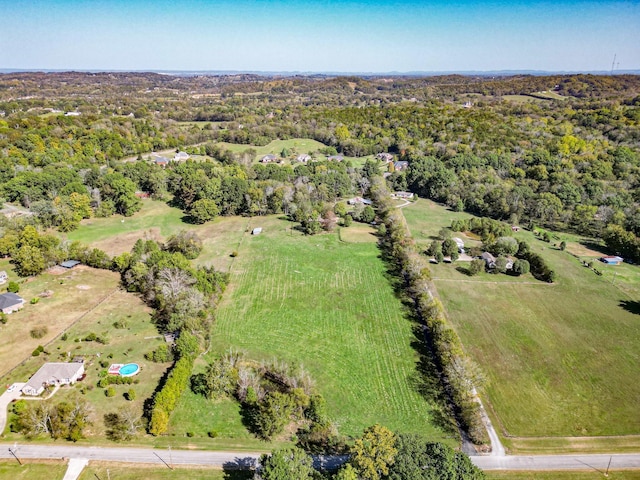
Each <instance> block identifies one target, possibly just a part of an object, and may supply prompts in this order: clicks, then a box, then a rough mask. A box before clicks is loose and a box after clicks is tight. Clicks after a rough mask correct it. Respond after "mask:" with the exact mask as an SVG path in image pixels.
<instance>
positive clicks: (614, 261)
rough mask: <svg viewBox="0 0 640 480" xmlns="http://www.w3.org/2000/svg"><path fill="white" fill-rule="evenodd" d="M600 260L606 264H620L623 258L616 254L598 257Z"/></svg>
mask: <svg viewBox="0 0 640 480" xmlns="http://www.w3.org/2000/svg"><path fill="white" fill-rule="evenodd" d="M600 261H601V262H604V263H606V264H607V265H620V264H621V263H622V262H624V258H622V257H618V256H606V257H602V258H601V259H600Z"/></svg>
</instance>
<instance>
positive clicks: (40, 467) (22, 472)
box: [0, 459, 67, 480]
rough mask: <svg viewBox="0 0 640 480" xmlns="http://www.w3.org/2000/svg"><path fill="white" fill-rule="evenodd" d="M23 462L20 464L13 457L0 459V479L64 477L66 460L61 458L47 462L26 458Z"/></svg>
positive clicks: (44, 479)
mask: <svg viewBox="0 0 640 480" xmlns="http://www.w3.org/2000/svg"><path fill="white" fill-rule="evenodd" d="M32 462H33V463H32ZM35 462H38V463H35ZM23 463H24V465H20V464H18V462H17V461H16V460H13V459H12V460H4V459H2V460H0V479H7V480H8V479H11V480H21V479H25V480H26V479H29V480H51V479H52V478H62V477H64V472H66V471H67V462H63V461H61V460H58V461H48V462H47V461H43V460H27V461H23Z"/></svg>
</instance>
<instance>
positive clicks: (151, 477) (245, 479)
mask: <svg viewBox="0 0 640 480" xmlns="http://www.w3.org/2000/svg"><path fill="white" fill-rule="evenodd" d="M107 470H109V472H108V473H107ZM96 478H98V479H102V480H104V479H107V478H111V479H113V480H174V479H175V480H182V479H184V478H188V479H189V480H250V479H252V478H253V472H252V471H250V470H222V469H216V468H198V467H185V466H180V465H174V466H173V470H170V469H169V468H168V467H164V466H163V467H159V466H155V465H154V466H139V465H135V466H133V465H131V466H129V465H126V464H119V465H117V466H114V465H111V464H108V465H107V464H105V463H104V462H100V464H96V465H94V463H93V462H91V464H89V465H88V466H87V467H85V469H84V470H83V471H82V473H81V474H80V477H79V480H96ZM43 480H44V478H43Z"/></svg>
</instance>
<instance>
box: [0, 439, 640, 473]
mask: <svg viewBox="0 0 640 480" xmlns="http://www.w3.org/2000/svg"><path fill="white" fill-rule="evenodd" d="M10 450H12V451H14V452H15V454H16V455H17V456H18V458H20V459H52V458H57V459H61V458H74V459H86V460H89V461H91V460H94V461H95V460H99V461H106V462H109V461H112V462H124V463H147V464H157V465H159V466H162V465H169V464H170V465H204V466H211V467H226V468H243V467H250V466H252V465H254V464H255V461H256V460H257V459H258V458H259V456H260V454H259V453H246V452H244V453H243V452H209V451H197V450H172V451H169V450H152V449H147V448H124V447H79V446H72V445H20V444H18V445H11V444H6V443H5V444H0V458H14V457H13V455H12V454H11V452H10ZM346 458H347V457H345V456H335V457H334V456H331V457H315V458H314V460H315V462H314V463H315V465H316V467H320V466H322V467H325V468H332V467H337V466H338V465H340V464H342V463H344V461H345V460H346ZM471 460H472V461H473V463H474V464H476V465H477V466H478V467H480V468H482V469H483V470H595V471H600V472H603V473H604V472H605V471H606V470H607V466H608V465H609V462H610V461H611V465H610V466H609V469H610V470H619V469H629V468H638V469H640V453H637V454H614V455H602V454H594V455H531V456H521V455H514V456H504V457H496V456H474V457H471ZM165 462H166V463H165Z"/></svg>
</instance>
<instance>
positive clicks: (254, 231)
mask: <svg viewBox="0 0 640 480" xmlns="http://www.w3.org/2000/svg"><path fill="white" fill-rule="evenodd" d="M261 233H262V227H256V228H254V229H253V230H251V235H260V234H261Z"/></svg>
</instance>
